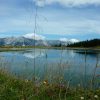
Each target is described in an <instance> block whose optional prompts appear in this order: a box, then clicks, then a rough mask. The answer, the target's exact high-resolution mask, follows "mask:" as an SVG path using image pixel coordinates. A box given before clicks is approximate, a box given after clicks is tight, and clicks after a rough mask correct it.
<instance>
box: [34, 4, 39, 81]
mask: <svg viewBox="0 0 100 100" xmlns="http://www.w3.org/2000/svg"><path fill="white" fill-rule="evenodd" d="M37 9H38V6H37V5H35V21H34V82H35V42H36V40H35V36H36V32H37Z"/></svg>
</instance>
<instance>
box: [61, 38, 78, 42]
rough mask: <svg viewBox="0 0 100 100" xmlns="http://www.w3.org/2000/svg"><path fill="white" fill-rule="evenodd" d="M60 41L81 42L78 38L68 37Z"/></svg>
mask: <svg viewBox="0 0 100 100" xmlns="http://www.w3.org/2000/svg"><path fill="white" fill-rule="evenodd" d="M60 41H62V42H68V41H70V42H71V43H75V42H79V40H78V39H67V38H60Z"/></svg>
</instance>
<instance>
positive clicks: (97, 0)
mask: <svg viewBox="0 0 100 100" xmlns="http://www.w3.org/2000/svg"><path fill="white" fill-rule="evenodd" d="M33 1H35V3H36V5H37V6H39V7H42V6H45V5H51V4H54V3H58V4H60V5H63V6H65V7H77V6H86V5H100V0H33Z"/></svg>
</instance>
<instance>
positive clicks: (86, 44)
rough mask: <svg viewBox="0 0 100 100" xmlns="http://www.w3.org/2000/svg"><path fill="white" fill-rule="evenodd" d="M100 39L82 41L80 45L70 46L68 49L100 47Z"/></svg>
mask: <svg viewBox="0 0 100 100" xmlns="http://www.w3.org/2000/svg"><path fill="white" fill-rule="evenodd" d="M99 46H100V39H92V40H87V41H81V42H78V43H73V44H69V45H68V46H67V47H86V48H88V47H99Z"/></svg>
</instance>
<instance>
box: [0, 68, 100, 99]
mask: <svg viewBox="0 0 100 100" xmlns="http://www.w3.org/2000/svg"><path fill="white" fill-rule="evenodd" d="M0 100H100V89H96V90H92V89H90V90H89V89H84V88H81V87H80V86H78V87H75V88H74V87H70V86H69V85H66V86H65V85H60V84H50V83H49V82H48V81H47V80H44V81H43V82H40V83H34V82H33V81H30V80H23V79H19V78H16V77H14V76H12V75H10V74H9V73H8V72H5V71H2V70H0Z"/></svg>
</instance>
